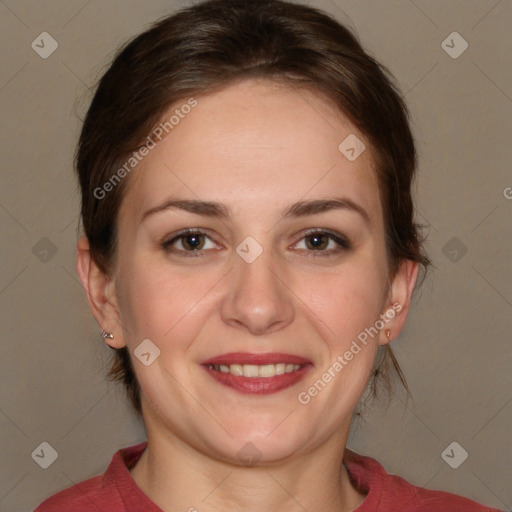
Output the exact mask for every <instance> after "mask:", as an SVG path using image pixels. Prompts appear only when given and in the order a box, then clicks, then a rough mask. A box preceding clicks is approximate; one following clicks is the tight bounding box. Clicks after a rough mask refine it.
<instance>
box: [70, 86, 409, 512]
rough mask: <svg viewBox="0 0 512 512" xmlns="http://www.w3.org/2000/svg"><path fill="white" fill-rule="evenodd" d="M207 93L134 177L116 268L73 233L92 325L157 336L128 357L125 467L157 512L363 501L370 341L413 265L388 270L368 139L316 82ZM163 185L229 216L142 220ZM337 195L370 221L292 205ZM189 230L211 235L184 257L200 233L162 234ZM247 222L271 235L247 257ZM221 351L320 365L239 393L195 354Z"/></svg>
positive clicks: (394, 330) (397, 325)
mask: <svg viewBox="0 0 512 512" xmlns="http://www.w3.org/2000/svg"><path fill="white" fill-rule="evenodd" d="M197 100H198V105H197V106H196V107H195V108H194V109H193V110H192V111H191V113H190V114H188V115H187V116H186V117H185V119H183V120H181V121H180V124H179V125H178V126H176V127H175V128H174V129H173V131H172V132H171V133H170V135H169V136H168V137H166V138H165V139H164V140H163V141H162V142H160V143H159V144H158V145H157V147H156V148H155V149H153V150H152V151H151V152H150V154H149V155H148V156H147V157H145V159H144V160H143V161H142V162H141V163H140V164H139V166H137V168H136V170H134V171H132V174H131V175H130V176H129V178H127V179H129V180H130V182H129V187H128V189H127V195H126V196H125V198H124V200H123V203H122V207H121V210H120V214H119V245H118V252H117V259H116V264H115V268H114V271H113V272H112V275H104V274H103V273H102V272H101V271H100V270H99V269H98V267H97V266H96V264H95V263H94V261H93V260H92V259H91V255H90V252H89V246H88V243H87V239H86V238H84V237H82V238H80V239H79V241H78V259H77V268H78V272H79V275H80V278H81V280H82V283H83V286H84V289H85V292H86V296H87V299H88V302H89V304H90V307H91V310H92V312H93V314H94V316H95V318H96V320H97V321H98V324H99V325H100V326H101V327H102V328H103V329H105V330H106V331H108V332H112V333H114V335H115V338H114V339H112V340H108V342H109V344H110V345H111V346H113V347H116V348H119V347H123V346H126V345H127V346H128V347H129V350H130V353H133V350H135V348H136V347H137V346H138V345H139V344H140V343H141V341H142V340H144V339H147V338H149V339H150V340H152V342H153V343H154V344H155V345H156V346H157V347H158V348H159V350H160V356H159V357H158V358H157V359H156V360H155V361H154V362H153V363H152V364H151V365H149V366H144V365H143V364H142V363H141V362H140V361H139V360H138V359H137V358H133V360H134V366H135V371H136V374H137V378H138V380H139V382H140V385H141V388H142V407H143V417H144V422H145V426H146V431H147V436H148V443H149V444H148V448H147V449H146V451H145V452H144V453H143V455H142V457H141V458H140V460H139V462H138V463H137V465H136V466H135V467H134V468H132V470H131V475H132V477H133V478H134V480H135V482H136V483H137V485H138V486H139V487H140V488H141V489H142V490H143V492H145V493H146V494H147V495H148V496H149V497H150V498H151V499H152V500H153V501H154V502H155V503H156V504H157V505H159V506H160V507H161V508H162V509H163V510H165V511H171V510H189V509H191V507H195V508H196V509H198V510H201V511H216V510H245V511H256V510H257V511H261V510H280V511H298V510H301V511H302V510H304V508H305V509H307V510H317V511H320V510H321V511H326V512H330V511H336V512H340V511H349V510H354V509H355V508H356V507H358V506H359V505H360V504H361V503H362V502H363V501H364V498H365V494H364V493H363V492H361V491H358V490H357V489H356V488H355V487H354V486H353V484H352V483H351V481H350V479H349V476H348V473H347V471H346V469H345V468H344V466H343V465H342V454H343V451H344V449H345V444H346V440H347V437H348V433H349V429H350V420H351V416H352V413H353V411H354V408H355V406H356V405H357V402H358V401H359V399H360V397H361V395H362V393H363V392H364V390H365V387H366V385H367V383H368V378H369V374H370V372H371V370H372V368H373V364H374V361H375V356H376V352H377V348H378V346H379V345H383V344H386V343H389V341H391V340H392V339H394V338H395V337H396V336H397V335H398V334H399V332H400V331H401V329H402V327H403V325H404V323H405V319H406V316H407V313H408V310H409V304H410V298H411V294H412V291H413V289H414V286H415V283H416V279H417V272H418V265H417V264H416V263H413V262H411V261H404V262H403V264H402V265H401V267H400V269H399V271H398V273H397V274H396V275H395V276H390V275H389V262H388V261H387V257H386V251H385V242H384V240H385V238H384V235H385V233H384V224H383V222H384V221H383V213H382V205H381V202H380V199H379V189H378V184H377V180H376V177H375V172H374V169H373V165H374V164H373V159H372V151H371V148H370V145H369V143H368V141H367V140H366V139H365V137H364V135H363V134H361V133H360V132H358V130H357V129H356V128H355V127H354V126H353V125H352V124H351V123H350V122H349V121H348V119H347V118H346V117H344V116H343V115H342V114H340V113H339V112H337V109H336V108H335V107H334V106H333V105H332V104H331V103H330V102H329V101H328V100H327V99H325V98H324V97H322V96H321V95H320V94H319V93H314V92H310V91H307V90H296V89H293V88H290V87H288V86H283V85H279V84H276V83H271V82H268V81H263V80H248V81H242V82H238V83H235V84H231V85H230V86H228V87H227V88H224V89H222V90H220V91H215V92H211V93H209V94H206V95H202V96H198V97H197ZM185 101H186V100H185ZM185 101H183V102H181V103H180V104H183V103H185ZM176 106H178V107H179V105H173V106H172V107H171V109H170V110H169V111H170V112H172V111H173V109H175V108H176ZM349 134H356V136H357V137H358V138H359V139H360V140H362V141H363V142H364V143H365V145H366V150H365V151H364V152H363V153H362V154H361V155H360V156H359V157H358V158H357V159H356V160H355V161H353V162H351V161H349V160H348V159H347V158H345V156H344V155H343V154H342V153H341V152H340V151H339V150H338V146H339V144H340V143H341V141H343V140H344V139H345V138H346V137H347V136H348V135H349ZM170 197H173V198H182V199H196V200H198V199H201V200H208V201H215V202H219V203H222V204H223V205H225V206H226V207H228V208H229V209H230V211H231V217H230V218H229V219H219V218H214V217H208V216H203V215H198V214H196V213H191V212H187V211H183V210H179V209H167V210H165V211H162V212H160V213H156V214H154V215H150V216H149V217H147V218H146V219H145V220H144V221H143V222H142V223H141V222H140V219H141V216H142V215H143V213H144V212H145V211H147V210H148V209H150V208H153V207H155V206H157V205H160V204H161V203H163V202H164V201H165V200H167V199H169V198H170ZM334 197H336V198H345V199H350V200H351V201H353V202H354V203H357V204H358V205H360V206H361V207H362V208H363V209H364V210H365V211H366V212H367V215H368V218H369V221H368V222H366V221H365V220H364V218H363V216H362V215H360V214H359V213H357V212H355V211H352V210H349V209H333V210H329V211H324V212H321V213H315V214H313V215H308V216H305V217H299V218H284V217H283V216H282V211H283V210H285V208H287V207H288V206H290V205H291V204H293V203H295V202H297V201H309V200H313V199H332V198H334ZM104 200H108V197H107V198H105V199H104ZM184 228H202V229H203V230H205V231H206V232H207V235H208V237H207V238H205V239H204V244H205V245H204V246H202V247H203V249H204V250H203V255H202V256H197V257H186V256H183V251H185V250H186V246H184V245H182V244H183V243H186V242H187V241H188V242H190V239H188V240H184V239H183V238H182V239H178V241H176V242H175V243H174V246H172V247H174V248H175V250H176V251H179V250H181V251H182V252H181V253H179V252H176V253H172V252H169V251H166V250H165V249H164V248H163V247H162V242H164V241H166V240H171V239H172V238H174V237H175V236H176V234H177V233H178V232H179V231H180V230H182V229H184ZM310 228H319V229H320V228H322V229H329V230H331V231H333V232H336V233H340V234H343V235H345V236H346V237H347V238H348V239H349V241H350V243H351V247H350V248H349V249H343V248H338V249H339V250H338V252H335V251H336V248H337V247H338V245H337V244H336V243H335V242H332V241H330V242H329V241H328V240H329V239H328V238H325V239H324V238H322V239H321V241H322V242H323V243H324V244H325V245H324V246H323V247H324V248H323V249H321V250H323V251H327V252H329V250H331V249H332V250H333V252H332V253H331V254H330V255H327V256H322V255H318V254H319V253H320V252H321V251H319V250H318V249H317V250H315V249H314V246H313V247H312V246H311V241H312V237H311V236H309V237H305V231H306V230H308V229H310ZM248 236H250V237H253V238H254V239H255V240H256V241H257V242H258V243H259V245H260V246H261V247H262V249H263V252H262V254H261V255H260V256H259V257H258V258H257V259H256V260H255V261H253V262H252V263H247V262H246V261H244V259H242V258H241V257H240V256H239V255H238V254H237V252H236V248H237V246H238V245H239V244H240V243H241V242H242V241H243V240H244V239H245V238H246V237H248ZM327 244H328V245H327ZM326 245H327V246H326ZM188 247H190V246H188ZM190 250H191V249H190V248H189V251H190ZM313 253H314V254H313ZM308 255H309V256H308ZM315 255H316V256H315ZM396 302H398V303H400V304H401V305H402V309H401V311H400V312H399V313H397V314H396V315H395V317H394V318H393V319H391V320H390V321H389V322H387V323H386V329H389V331H390V333H391V336H390V337H389V338H388V337H386V335H385V330H384V329H382V330H381V331H380V332H379V333H378V335H376V336H375V337H373V338H370V339H369V342H368V344H367V345H366V346H364V347H363V348H362V350H361V351H360V352H359V353H358V354H357V355H355V356H354V358H353V359H352V360H351V361H350V362H349V363H348V364H347V365H346V366H345V367H344V368H343V370H342V371H341V372H339V373H337V374H336V376H335V377H334V378H333V379H332V380H331V382H329V383H328V384H327V385H326V386H325V388H324V389H322V390H321V391H320V392H319V393H318V394H317V395H316V396H314V397H312V398H311V401H310V402H309V403H308V404H307V405H303V404H301V403H299V401H298V398H297V397H298V394H299V392H302V391H307V390H308V388H309V387H310V386H311V385H312V384H313V383H314V382H315V381H317V380H318V379H319V378H320V377H321V375H322V374H323V373H324V372H325V371H326V370H327V369H328V368H329V366H331V364H332V363H333V362H334V361H335V360H336V358H337V356H339V355H343V354H344V353H345V352H346V351H347V350H348V349H349V347H350V346H351V343H352V341H353V340H355V339H356V338H357V335H358V334H359V333H361V332H362V331H363V330H364V329H365V328H367V327H370V326H373V325H374V324H375V322H376V320H377V319H379V315H380V314H384V313H385V312H386V311H388V310H389V309H390V308H391V307H392V304H393V303H396ZM227 352H255V353H263V352H285V353H291V354H297V355H300V356H303V357H306V358H307V359H309V360H310V361H311V362H312V363H313V365H314V366H313V368H312V369H311V371H310V372H309V374H308V375H306V377H305V378H304V379H303V380H302V381H301V382H299V383H298V384H297V385H294V386H292V387H290V388H287V389H285V390H282V391H280V392H277V393H274V394H270V395H263V396H260V395H243V394H240V393H238V392H236V391H234V390H232V389H230V388H228V387H225V386H223V385H221V384H219V383H217V382H216V381H214V380H213V379H212V378H211V377H210V376H209V375H208V374H207V372H205V371H204V369H203V368H202V367H201V362H202V361H204V360H206V359H208V358H210V357H213V356H216V355H220V354H223V353H227ZM247 443H252V444H253V445H254V446H256V447H257V449H258V451H259V453H260V454H261V458H260V460H259V461H258V462H257V463H256V464H255V465H253V466H250V467H249V466H246V465H245V464H244V463H243V461H242V460H240V455H239V452H240V450H241V449H242V448H243V447H244V446H246V444H247ZM246 449H247V448H246Z"/></svg>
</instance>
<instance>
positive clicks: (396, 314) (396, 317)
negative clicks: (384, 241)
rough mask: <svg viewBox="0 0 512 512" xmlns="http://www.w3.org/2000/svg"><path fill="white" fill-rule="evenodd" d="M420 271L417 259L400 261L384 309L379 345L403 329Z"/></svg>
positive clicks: (388, 340)
mask: <svg viewBox="0 0 512 512" xmlns="http://www.w3.org/2000/svg"><path fill="white" fill-rule="evenodd" d="M418 271H419V264H418V263H417V262H416V261H411V260H403V261H402V262H401V263H400V266H399V268H398V271H397V272H396V274H395V276H394V277H393V280H392V281H391V283H390V289H389V294H388V300H387V303H386V305H385V307H384V309H383V310H382V314H381V318H382V319H383V321H384V327H383V328H382V329H381V330H380V332H379V345H386V344H387V343H390V342H391V341H393V340H394V339H395V338H396V337H397V336H398V335H399V334H400V332H401V331H402V329H403V327H404V325H405V320H406V318H407V314H408V312H409V307H410V305H411V298H412V292H413V291H414V287H415V286H416V281H417V279H418ZM386 332H389V334H390V335H389V337H388V336H386Z"/></svg>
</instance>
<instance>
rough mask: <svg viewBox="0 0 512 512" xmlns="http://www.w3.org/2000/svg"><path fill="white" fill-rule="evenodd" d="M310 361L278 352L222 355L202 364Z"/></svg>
mask: <svg viewBox="0 0 512 512" xmlns="http://www.w3.org/2000/svg"><path fill="white" fill-rule="evenodd" d="M309 362H310V361H309V360H308V359H305V358H304V357H300V356H297V355H294V354H283V353H278V352H267V353H265V354H253V353H250V352H230V353H229V354H221V355H219V356H215V357H212V358H211V359H207V360H206V361H203V362H202V363H201V364H205V365H206V364H214V365H220V364H222V365H226V366H229V365H231V364H255V365H264V364H279V363H287V364H301V365H302V364H307V363H309Z"/></svg>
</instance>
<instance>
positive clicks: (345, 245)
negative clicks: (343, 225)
mask: <svg viewBox="0 0 512 512" xmlns="http://www.w3.org/2000/svg"><path fill="white" fill-rule="evenodd" d="M317 234H318V235H324V236H327V237H328V238H329V240H332V241H334V242H335V243H336V244H338V248H337V249H330V250H328V251H325V250H324V251H313V250H309V251H306V252H308V253H310V255H311V256H322V255H325V256H328V255H331V254H334V253H339V252H341V251H347V250H349V249H351V248H352V243H351V242H350V240H349V239H348V238H347V237H346V236H345V235H343V234H341V233H338V232H336V231H331V230H330V229H326V228H311V229H308V230H307V231H305V232H303V233H302V236H301V238H300V239H299V241H298V242H296V243H295V244H294V245H297V244H298V243H299V242H300V241H302V240H303V239H304V238H306V237H308V236H312V235H317Z"/></svg>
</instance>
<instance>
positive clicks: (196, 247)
mask: <svg viewBox="0 0 512 512" xmlns="http://www.w3.org/2000/svg"><path fill="white" fill-rule="evenodd" d="M162 248H163V249H164V250H165V251H167V252H172V253H177V254H180V255H182V256H201V255H202V253H203V252H204V251H206V250H208V249H215V248H216V245H215V243H213V241H212V240H211V238H210V237H209V236H208V235H206V233H203V232H202V231H197V230H187V231H184V232H183V231H182V232H181V233H179V234H178V235H176V236H174V237H173V238H171V239H170V240H168V241H166V242H163V243H162Z"/></svg>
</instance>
